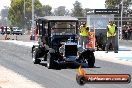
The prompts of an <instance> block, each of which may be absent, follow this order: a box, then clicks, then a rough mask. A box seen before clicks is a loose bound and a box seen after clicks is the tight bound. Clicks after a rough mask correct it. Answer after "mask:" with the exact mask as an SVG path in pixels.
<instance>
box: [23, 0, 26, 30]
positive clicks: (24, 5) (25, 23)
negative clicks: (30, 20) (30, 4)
mask: <svg viewBox="0 0 132 88" xmlns="http://www.w3.org/2000/svg"><path fill="white" fill-rule="evenodd" d="M25 8H26V7H25V0H24V11H23V13H24V31H25V32H26V20H25Z"/></svg>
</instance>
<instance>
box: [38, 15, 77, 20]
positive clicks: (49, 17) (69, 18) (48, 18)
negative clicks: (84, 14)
mask: <svg viewBox="0 0 132 88" xmlns="http://www.w3.org/2000/svg"><path fill="white" fill-rule="evenodd" d="M37 20H45V21H78V19H77V18H76V17H71V16H45V17H38V18H37Z"/></svg>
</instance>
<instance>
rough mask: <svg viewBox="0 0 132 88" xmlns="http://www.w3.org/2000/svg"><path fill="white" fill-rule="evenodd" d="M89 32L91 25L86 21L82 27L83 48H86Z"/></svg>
mask: <svg viewBox="0 0 132 88" xmlns="http://www.w3.org/2000/svg"><path fill="white" fill-rule="evenodd" d="M88 32H89V27H88V26H87V24H86V23H84V24H83V26H81V27H80V45H81V46H82V47H83V48H86V44H87V39H88V36H89V34H88Z"/></svg>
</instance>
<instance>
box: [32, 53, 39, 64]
mask: <svg viewBox="0 0 132 88" xmlns="http://www.w3.org/2000/svg"><path fill="white" fill-rule="evenodd" d="M36 54H37V51H36V50H34V51H33V52H32V59H33V63H34V64H40V62H41V60H40V59H38V58H37V55H36Z"/></svg>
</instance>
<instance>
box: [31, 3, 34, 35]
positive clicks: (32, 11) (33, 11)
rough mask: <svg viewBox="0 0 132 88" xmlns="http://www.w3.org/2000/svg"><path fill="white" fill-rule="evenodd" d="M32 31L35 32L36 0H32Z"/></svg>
mask: <svg viewBox="0 0 132 88" xmlns="http://www.w3.org/2000/svg"><path fill="white" fill-rule="evenodd" d="M31 29H32V33H33V34H34V0H32V28H31Z"/></svg>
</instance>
